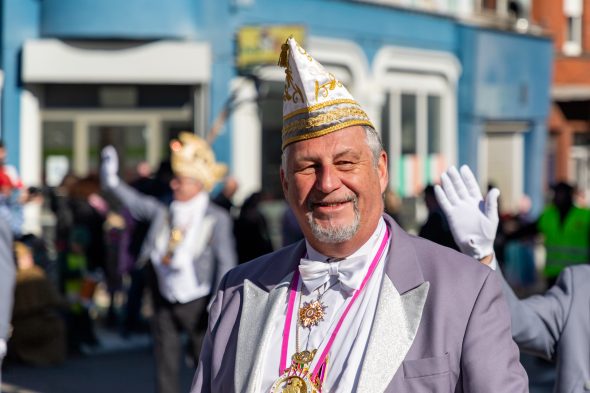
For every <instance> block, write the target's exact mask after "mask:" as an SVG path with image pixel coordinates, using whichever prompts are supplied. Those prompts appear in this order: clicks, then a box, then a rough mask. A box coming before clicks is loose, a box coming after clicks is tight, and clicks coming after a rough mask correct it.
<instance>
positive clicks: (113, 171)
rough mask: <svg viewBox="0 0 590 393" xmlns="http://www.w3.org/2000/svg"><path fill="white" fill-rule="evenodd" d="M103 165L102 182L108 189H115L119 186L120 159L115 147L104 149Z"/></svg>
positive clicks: (101, 170) (101, 168) (101, 169)
mask: <svg viewBox="0 0 590 393" xmlns="http://www.w3.org/2000/svg"><path fill="white" fill-rule="evenodd" d="M101 156H102V163H101V166H100V178H101V181H102V182H103V183H104V184H105V185H106V186H107V187H108V188H113V187H116V186H117V185H118V184H119V176H118V175H117V171H118V170H119V157H118V156H117V151H116V150H115V148H114V147H113V146H105V147H104V148H103V149H102V153H101Z"/></svg>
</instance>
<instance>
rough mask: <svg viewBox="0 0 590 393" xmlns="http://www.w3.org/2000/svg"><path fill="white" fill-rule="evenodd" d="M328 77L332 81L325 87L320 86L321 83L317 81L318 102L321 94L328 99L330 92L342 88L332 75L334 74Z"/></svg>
mask: <svg viewBox="0 0 590 393" xmlns="http://www.w3.org/2000/svg"><path fill="white" fill-rule="evenodd" d="M328 76H329V77H330V80H329V81H328V82H326V83H324V84H323V85H320V83H319V82H318V81H317V80H316V81H315V100H316V101H317V100H318V96H319V94H320V93H321V94H322V97H324V98H325V97H327V96H328V93H329V91H328V90H334V89H335V88H336V86H338V87H342V83H341V82H340V81H339V80H338V79H336V77H335V76H334V75H333V74H332V73H328Z"/></svg>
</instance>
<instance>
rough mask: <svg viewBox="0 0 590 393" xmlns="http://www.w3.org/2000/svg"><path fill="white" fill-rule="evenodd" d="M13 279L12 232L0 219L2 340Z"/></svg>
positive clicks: (0, 322)
mask: <svg viewBox="0 0 590 393" xmlns="http://www.w3.org/2000/svg"><path fill="white" fill-rule="evenodd" d="M15 279H16V265H15V264H14V258H13V253H12V232H11V230H10V226H9V225H8V223H7V222H6V221H4V220H3V219H0V338H2V339H4V340H7V339H8V330H9V327H10V321H11V319H12V302H13V299H14V281H15ZM0 360H1V359H0Z"/></svg>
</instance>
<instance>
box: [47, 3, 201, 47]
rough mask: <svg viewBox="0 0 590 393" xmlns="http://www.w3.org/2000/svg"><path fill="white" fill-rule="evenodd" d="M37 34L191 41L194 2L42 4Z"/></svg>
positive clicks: (193, 28)
mask: <svg viewBox="0 0 590 393" xmlns="http://www.w3.org/2000/svg"><path fill="white" fill-rule="evenodd" d="M41 3H42V18H41V34H42V35H43V36H46V37H59V38H127V39H152V38H194V37H196V35H197V34H196V28H197V26H198V23H197V21H198V17H199V15H198V12H197V8H198V7H197V4H198V3H199V2H197V1H194V0H173V1H162V0H123V1H121V0H100V1H96V0H43V1H41Z"/></svg>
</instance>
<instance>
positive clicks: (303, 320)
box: [299, 300, 326, 328]
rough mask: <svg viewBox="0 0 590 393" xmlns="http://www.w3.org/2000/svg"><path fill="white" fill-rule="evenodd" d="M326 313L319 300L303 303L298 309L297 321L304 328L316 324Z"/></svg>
mask: <svg viewBox="0 0 590 393" xmlns="http://www.w3.org/2000/svg"><path fill="white" fill-rule="evenodd" d="M325 315H326V306H325V305H324V304H323V303H322V302H320V301H319V300H314V301H312V302H305V303H303V307H301V308H300V309H299V323H300V324H301V326H302V327H304V328H309V327H311V326H316V325H317V324H318V323H320V321H323V320H324V316H325Z"/></svg>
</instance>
